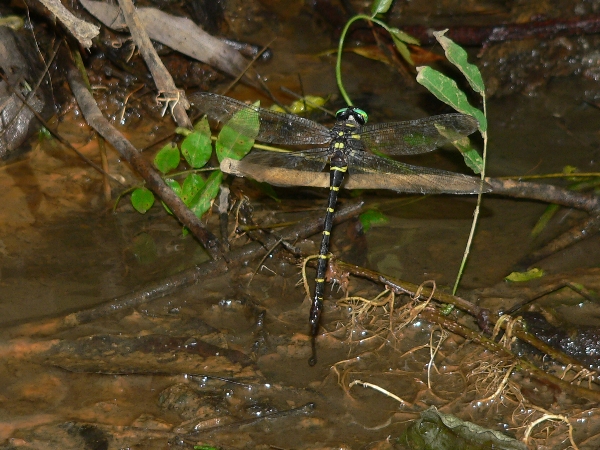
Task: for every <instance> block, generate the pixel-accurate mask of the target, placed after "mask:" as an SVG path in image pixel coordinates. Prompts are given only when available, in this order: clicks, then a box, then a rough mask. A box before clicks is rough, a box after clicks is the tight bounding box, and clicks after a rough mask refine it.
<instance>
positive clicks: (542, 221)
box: [531, 204, 560, 238]
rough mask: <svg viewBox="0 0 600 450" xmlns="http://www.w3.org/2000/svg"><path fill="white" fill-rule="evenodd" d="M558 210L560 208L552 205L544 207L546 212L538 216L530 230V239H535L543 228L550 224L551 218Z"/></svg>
mask: <svg viewBox="0 0 600 450" xmlns="http://www.w3.org/2000/svg"><path fill="white" fill-rule="evenodd" d="M559 208H560V206H558V205H554V204H552V205H548V206H547V207H546V210H545V211H544V212H543V214H542V215H541V216H540V218H539V219H538V221H537V223H536V224H535V226H534V227H533V229H532V230H531V237H534V238H535V237H537V236H539V235H540V233H541V232H542V231H544V228H546V226H547V225H548V222H550V219H552V217H554V215H555V214H556V213H557V212H558V209H559Z"/></svg>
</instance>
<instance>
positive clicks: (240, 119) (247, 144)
mask: <svg viewBox="0 0 600 450" xmlns="http://www.w3.org/2000/svg"><path fill="white" fill-rule="evenodd" d="M259 128H260V119H259V116H258V111H257V110H254V109H252V107H250V108H244V109H242V110H240V111H238V112H237V113H235V114H234V115H233V117H232V118H231V120H230V121H229V122H227V123H226V124H225V126H223V129H222V130H221V132H220V133H219V136H218V137H217V143H216V152H217V158H218V159H219V162H221V161H223V159H225V158H231V159H236V160H240V159H242V158H243V157H244V156H246V155H247V154H248V152H249V151H250V150H251V149H252V146H253V145H254V139H255V138H256V136H258V130H259ZM236 130H243V133H242V132H240V131H236Z"/></svg>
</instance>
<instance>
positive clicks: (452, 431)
mask: <svg viewBox="0 0 600 450" xmlns="http://www.w3.org/2000/svg"><path fill="white" fill-rule="evenodd" d="M399 443H400V444H404V445H406V446H408V447H409V448H410V449H412V450H457V449H460V450H527V446H526V445H525V444H524V443H523V442H521V441H518V440H517V439H514V438H511V437H509V436H506V435H504V434H502V433H500V432H499V431H495V430H490V429H487V428H483V427H481V426H479V425H476V424H474V423H472V422H465V421H463V420H460V419H459V418H458V417H456V416H453V415H452V414H444V413H441V412H439V411H438V410H437V409H436V408H435V406H432V407H430V408H429V409H427V410H425V411H423V412H422V413H421V418H420V419H419V420H417V421H416V422H415V423H414V424H413V425H411V426H410V427H409V428H408V430H406V432H405V433H404V434H403V435H402V436H401V437H400V439H399Z"/></svg>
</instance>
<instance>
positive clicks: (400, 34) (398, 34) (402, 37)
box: [388, 28, 421, 45]
mask: <svg viewBox="0 0 600 450" xmlns="http://www.w3.org/2000/svg"><path fill="white" fill-rule="evenodd" d="M388 32H389V33H390V34H391V35H392V39H394V40H399V41H402V42H405V43H406V44H411V45H421V43H420V42H419V40H418V39H417V38H416V37H414V36H411V35H410V34H408V33H405V32H404V31H402V30H400V29H399V28H388Z"/></svg>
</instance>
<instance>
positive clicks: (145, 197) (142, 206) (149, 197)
mask: <svg viewBox="0 0 600 450" xmlns="http://www.w3.org/2000/svg"><path fill="white" fill-rule="evenodd" d="M131 204H132V205H133V207H134V208H135V210H136V211H137V212H139V213H141V214H146V212H148V210H149V209H150V208H152V205H154V194H153V193H152V191H150V190H149V189H146V188H137V189H136V190H135V191H133V192H132V193H131Z"/></svg>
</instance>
